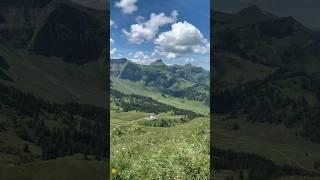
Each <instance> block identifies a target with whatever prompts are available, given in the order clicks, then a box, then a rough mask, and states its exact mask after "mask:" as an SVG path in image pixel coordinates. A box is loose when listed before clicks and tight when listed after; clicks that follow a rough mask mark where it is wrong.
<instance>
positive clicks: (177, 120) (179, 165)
mask: <svg viewBox="0 0 320 180" xmlns="http://www.w3.org/2000/svg"><path fill="white" fill-rule="evenodd" d="M111 81H112V88H113V90H112V91H111V101H112V103H111V109H112V110H111V174H112V179H114V180H116V179H133V180H135V179H137V180H138V179H209V175H210V173H209V172H210V171H209V164H210V163H209V160H210V154H209V153H210V152H209V150H210V148H209V145H210V142H209V135H210V122H209V118H208V113H209V107H208V106H206V105H204V104H203V103H202V102H196V101H190V100H185V99H181V98H177V97H171V96H168V95H164V94H163V93H161V92H160V91H159V90H157V89H156V88H151V87H146V86H144V84H143V83H141V82H133V81H129V80H124V79H120V78H117V77H112V78H111ZM151 113H155V115H156V120H150V119H149V115H150V114H151Z"/></svg>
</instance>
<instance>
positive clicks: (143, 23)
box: [110, 0, 210, 69]
mask: <svg viewBox="0 0 320 180" xmlns="http://www.w3.org/2000/svg"><path fill="white" fill-rule="evenodd" d="M110 14H111V15H110V17H111V20H110V25H111V29H110V32H111V34H110V37H111V39H110V43H111V48H110V54H111V58H122V57H125V58H128V59H130V60H133V61H135V62H137V63H141V64H149V63H150V62H153V61H154V60H156V59H162V60H163V61H164V62H165V63H166V64H169V65H170V64H186V63H192V64H193V65H196V66H201V67H203V68H205V69H209V67H210V44H209V43H210V1H209V0H201V1H199V0H184V1H182V0H111V1H110Z"/></svg>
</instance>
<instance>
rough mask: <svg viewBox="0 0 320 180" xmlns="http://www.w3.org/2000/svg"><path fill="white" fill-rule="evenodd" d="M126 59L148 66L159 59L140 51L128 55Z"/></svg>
mask: <svg viewBox="0 0 320 180" xmlns="http://www.w3.org/2000/svg"><path fill="white" fill-rule="evenodd" d="M128 58H129V59H130V60H132V61H134V62H136V63H139V64H150V63H151V62H154V61H155V60H157V59H159V58H158V57H155V56H154V55H153V54H150V53H149V54H148V53H145V52H142V51H137V52H134V53H129V56H128Z"/></svg>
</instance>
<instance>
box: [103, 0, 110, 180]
mask: <svg viewBox="0 0 320 180" xmlns="http://www.w3.org/2000/svg"><path fill="white" fill-rule="evenodd" d="M105 5H106V9H107V11H106V13H107V14H106V21H108V22H107V23H106V24H107V26H106V31H105V37H104V38H105V39H104V42H105V43H106V46H105V47H106V49H105V61H106V74H105V75H106V80H107V81H106V100H105V102H106V107H107V109H106V110H107V112H106V140H105V142H106V149H105V152H106V158H105V159H106V164H107V168H106V179H107V180H109V179H111V175H110V123H111V118H110V23H109V22H110V0H106V4H105Z"/></svg>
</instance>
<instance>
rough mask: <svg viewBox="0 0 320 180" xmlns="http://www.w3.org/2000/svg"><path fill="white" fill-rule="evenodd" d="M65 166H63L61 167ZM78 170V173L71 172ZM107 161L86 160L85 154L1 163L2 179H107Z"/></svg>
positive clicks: (0, 172)
mask: <svg viewBox="0 0 320 180" xmlns="http://www.w3.org/2000/svg"><path fill="white" fill-rule="evenodd" d="M61 167H63V168H61ZM70 172H77V173H72V174H71V173H70ZM105 177H106V168H105V162H97V161H90V160H89V161H88V160H84V159H83V156H81V155H75V156H72V157H65V158H58V159H54V160H47V161H39V162H32V163H27V164H22V165H14V164H3V163H0V179H7V180H18V179H20V180H27V179H34V180H43V178H45V179H48V180H56V179H61V180H70V179H79V180H88V179H105Z"/></svg>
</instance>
